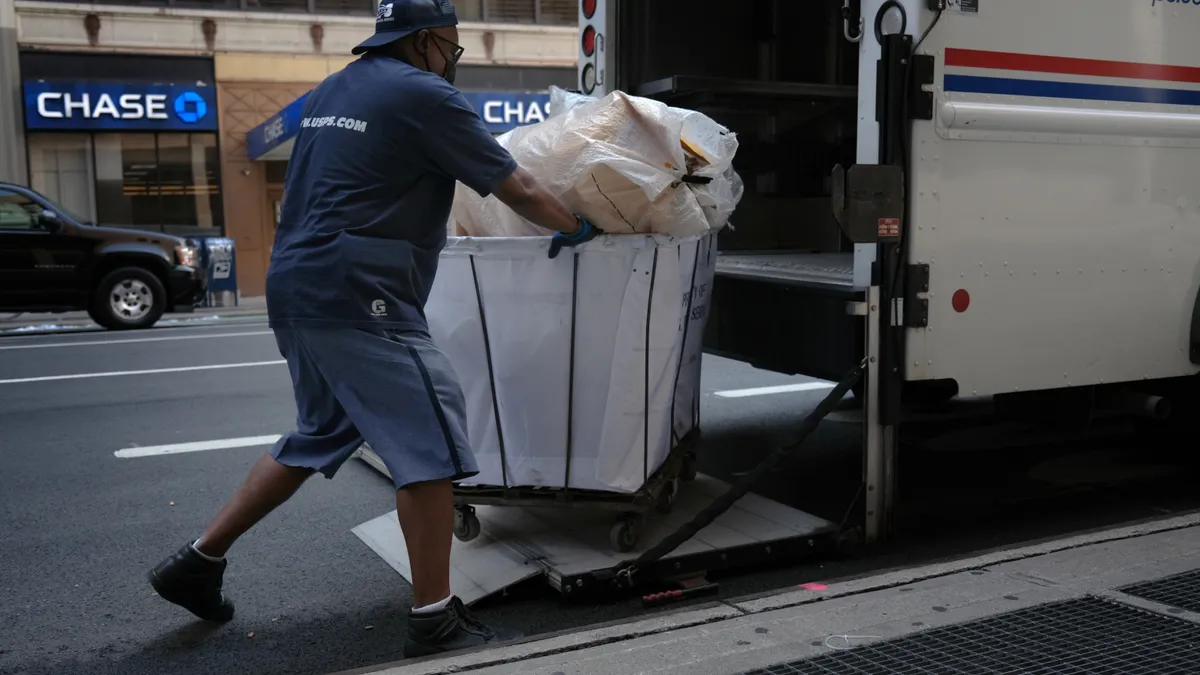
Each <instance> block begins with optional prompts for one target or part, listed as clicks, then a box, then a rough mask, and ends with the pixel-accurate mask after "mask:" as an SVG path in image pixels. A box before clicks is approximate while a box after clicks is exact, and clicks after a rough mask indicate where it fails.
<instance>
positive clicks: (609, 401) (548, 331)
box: [425, 233, 717, 493]
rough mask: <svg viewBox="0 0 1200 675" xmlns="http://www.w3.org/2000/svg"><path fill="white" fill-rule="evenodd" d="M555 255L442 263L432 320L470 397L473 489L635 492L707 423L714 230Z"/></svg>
mask: <svg viewBox="0 0 1200 675" xmlns="http://www.w3.org/2000/svg"><path fill="white" fill-rule="evenodd" d="M548 247H549V238H546V237H516V238H491V237H488V238H468V237H462V238H453V239H451V240H450V242H449V243H448V245H447V246H446V249H445V251H444V252H443V253H442V256H441V260H440V263H439V268H438V274H437V280H436V282H435V283H434V286H433V290H432V293H431V295H430V298H429V301H428V303H427V304H426V310H425V311H426V316H427V317H428V320H429V328H430V332H431V334H432V337H433V339H434V342H435V343H436V344H437V345H438V346H439V347H440V348H441V349H442V350H443V351H444V352H445V353H446V355H447V356H448V357H449V358H450V361H451V362H452V363H453V365H454V369H455V371H456V372H457V374H458V377H459V379H460V381H461V383H462V387H463V391H464V394H465V395H466V401H467V418H468V434H469V437H470V442H471V445H472V447H473V448H474V450H475V453H476V457H477V458H478V461H479V467H480V474H479V475H478V476H476V477H473V478H472V479H470V480H469V481H464V484H470V485H486V486H505V487H546V488H570V489H574V490H601V491H605V492H616V493H632V492H637V491H638V490H639V489H640V488H641V487H642V485H643V484H644V483H645V482H646V479H647V477H649V476H651V475H653V474H654V472H655V470H656V469H658V468H659V466H661V465H662V463H663V462H664V461H665V460H666V459H667V456H668V454H669V453H670V451H671V449H672V447H673V446H674V444H675V443H677V442H678V440H679V439H681V438H682V437H684V436H685V435H686V434H687V433H689V432H690V431H692V430H693V429H695V428H696V427H697V426H698V423H699V408H700V357H701V349H702V341H703V335H704V327H705V324H706V322H707V318H708V305H709V298H710V291H711V288H712V280H713V269H714V266H715V263H716V255H717V251H716V234H715V233H706V234H703V235H697V236H693V237H690V238H684V239H677V238H672V237H669V236H666V235H633V234H630V235H621V236H608V237H601V238H600V239H597V240H595V241H592V242H589V243H588V244H585V245H583V246H580V247H578V248H576V249H570V248H568V249H564V251H563V252H562V254H560V255H559V256H558V257H557V258H555V259H554V260H551V259H549V258H548V257H547V255H546V252H547V250H548ZM568 458H569V459H568Z"/></svg>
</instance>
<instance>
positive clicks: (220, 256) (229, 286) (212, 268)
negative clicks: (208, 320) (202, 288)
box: [200, 237, 238, 307]
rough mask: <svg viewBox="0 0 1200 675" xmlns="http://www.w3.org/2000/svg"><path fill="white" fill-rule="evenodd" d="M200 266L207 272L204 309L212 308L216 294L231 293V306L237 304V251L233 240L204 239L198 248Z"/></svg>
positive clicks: (223, 238) (220, 238)
mask: <svg viewBox="0 0 1200 675" xmlns="http://www.w3.org/2000/svg"><path fill="white" fill-rule="evenodd" d="M200 264H202V265H204V269H205V270H207V271H208V297H206V298H205V301H204V304H205V306H206V307H214V306H215V305H214V304H213V299H214V298H215V296H216V295H217V294H218V293H232V294H233V304H234V306H236V305H237V304H238V285H237V251H236V250H235V248H234V245H233V240H232V239H229V238H226V237H205V238H204V239H203V241H202V246H201V247H200Z"/></svg>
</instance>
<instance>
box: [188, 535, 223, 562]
mask: <svg viewBox="0 0 1200 675" xmlns="http://www.w3.org/2000/svg"><path fill="white" fill-rule="evenodd" d="M199 543H200V540H199V539H197V540H196V541H193V542H192V550H193V551H195V552H196V555H198V556H200V557H201V558H204V559H205V560H207V561H208V562H221V561H222V560H224V558H214V557H212V556H211V555H208V554H207V553H204V552H203V551H201V550H200V549H198V548H196V544H199Z"/></svg>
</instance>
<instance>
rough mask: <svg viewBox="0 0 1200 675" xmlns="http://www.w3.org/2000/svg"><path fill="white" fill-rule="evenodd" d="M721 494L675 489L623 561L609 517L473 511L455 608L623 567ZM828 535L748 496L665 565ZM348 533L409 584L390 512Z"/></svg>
mask: <svg viewBox="0 0 1200 675" xmlns="http://www.w3.org/2000/svg"><path fill="white" fill-rule="evenodd" d="M359 456H360V457H361V458H362V459H363V460H364V461H366V462H367V463H368V464H369V465H371V466H372V467H374V468H376V469H382V468H383V467H382V463H380V462H378V461H377V460H376V459H375V458H374V457H373V453H372V452H371V451H370V450H369V449H365V448H364V449H363V450H362V451H360V453H359ZM728 487H729V486H728V484H726V483H724V482H722V481H719V480H717V479H715V478H711V477H708V476H704V475H701V476H699V477H697V479H696V480H695V481H694V482H691V483H684V484H682V485H681V486H680V491H679V495H678V497H677V498H676V502H675V507H674V509H673V510H672V512H671V513H670V514H668V515H656V514H651V515H649V516H647V520H646V525H645V530H644V533H643V534H642V537H641V539H640V542H639V544H638V546H637V548H635V549H634V550H633V551H631V552H629V553H617V552H615V551H613V549H612V548H611V545H610V544H609V530H610V528H611V527H612V524H613V522H614V514H613V513H612V512H601V511H590V510H587V509H556V508H553V507H539V508H526V507H515V506H478V507H476V515H477V516H478V517H479V522H480V524H481V526H482V534H480V536H479V537H478V538H477V539H475V540H473V541H470V542H462V541H458V540H457V539H455V540H454V544H453V548H452V549H451V554H450V564H451V567H452V569H451V573H450V587H451V590H452V591H453V592H454V593H455V594H457V595H458V596H459V597H460V598H461V599H462V600H463V602H465V603H467V604H471V603H473V602H477V601H478V600H480V599H482V598H485V597H487V596H489V595H491V594H493V593H496V592H498V591H501V590H503V589H505V588H507V587H509V586H512V585H513V584H516V583H519V582H521V581H524V580H526V579H530V578H532V577H535V576H539V575H546V576H549V577H550V578H551V580H556V579H561V578H563V577H568V576H572V575H577V574H584V573H588V572H592V571H595V570H602V569H606V568H609V567H612V566H614V565H617V564H618V563H620V562H622V561H623V560H631V559H633V558H636V557H637V556H638V555H640V554H641V553H642V552H643V551H645V550H646V549H648V548H650V547H651V546H653V545H654V544H656V543H658V542H659V541H661V540H662V539H663V538H664V537H666V536H667V535H668V534H670V533H671V532H674V531H675V530H676V529H678V528H679V527H680V526H682V525H683V524H684V523H686V522H688V521H689V520H691V519H692V518H693V517H695V515H696V514H697V513H698V512H699V511H700V510H701V509H703V508H704V507H705V506H708V505H709V504H710V503H712V500H713V499H715V498H716V497H718V496H720V495H721V494H722V493H723V492H724V491H725V490H726V489H728ZM834 530H836V526H835V525H834V524H833V523H831V522H829V521H827V520H825V519H823V518H818V517H816V516H813V515H810V514H808V513H805V512H803V511H800V510H798V509H793V508H791V507H789V506H785V505H783V504H780V503H779V502H776V501H773V500H770V499H766V498H764V497H760V496H758V495H754V494H750V495H746V496H745V497H743V498H742V499H740V500H739V501H738V502H737V503H736V504H734V506H733V507H732V508H730V509H729V510H728V511H726V512H725V513H723V514H721V516H720V517H718V518H717V519H716V520H715V521H714V522H712V523H711V524H709V525H708V526H707V527H705V528H704V529H702V530H700V532H698V533H697V534H696V536H694V537H692V538H691V539H690V540H688V541H686V542H684V543H683V544H682V545H681V546H680V547H679V548H677V549H676V550H675V551H674V552H672V553H671V554H670V555H668V556H666V559H668V560H669V559H671V558H676V557H680V556H686V555H690V554H696V553H704V552H709V551H720V550H723V549H728V548H733V547H736V546H744V545H748V544H769V543H771V542H776V541H782V540H787V539H794V538H797V537H806V536H814V535H818V534H823V533H826V532H833V531H834ZM353 532H354V534H355V535H356V536H357V537H358V538H359V539H361V540H362V541H363V542H364V543H365V544H367V546H369V547H370V548H371V550H373V551H375V553H376V554H377V555H379V557H381V558H383V559H384V561H386V562H387V563H388V565H390V566H391V567H392V569H394V570H396V571H397V572H398V573H399V574H400V575H401V576H402V577H404V578H405V579H406V580H409V579H411V578H412V575H411V569H410V568H409V566H408V548H407V546H406V545H405V543H404V537H403V535H402V534H401V532H400V526H399V524H398V523H397V521H396V512H395V511H391V512H389V513H386V514H383V515H381V516H379V517H377V518H373V519H371V520H369V521H367V522H365V523H363V524H361V525H359V526H358V527H356V528H354V530H353Z"/></svg>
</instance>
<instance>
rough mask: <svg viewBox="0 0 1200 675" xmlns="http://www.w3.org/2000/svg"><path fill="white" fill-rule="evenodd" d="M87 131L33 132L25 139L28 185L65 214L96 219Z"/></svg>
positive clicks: (90, 153)
mask: <svg viewBox="0 0 1200 675" xmlns="http://www.w3.org/2000/svg"><path fill="white" fill-rule="evenodd" d="M92 166H93V164H92V139H91V136H89V135H88V134H37V135H35V136H31V140H30V143H29V185H30V187H32V188H33V189H34V190H37V191H38V192H40V193H42V194H43V195H45V196H46V197H49V198H50V199H51V200H53V201H55V202H58V204H60V205H61V206H62V207H63V208H64V209H65V210H66V211H67V213H68V214H69V215H72V216H73V217H75V218H77V219H79V220H82V221H84V222H88V223H92V222H95V221H96V210H95V208H94V205H95V203H96V193H95V188H96V182H95V180H94V177H93V175H92Z"/></svg>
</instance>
